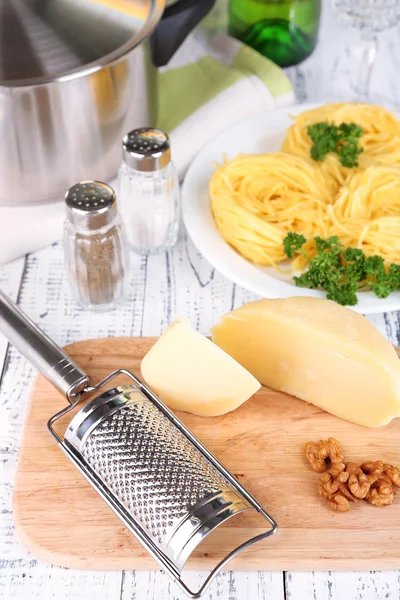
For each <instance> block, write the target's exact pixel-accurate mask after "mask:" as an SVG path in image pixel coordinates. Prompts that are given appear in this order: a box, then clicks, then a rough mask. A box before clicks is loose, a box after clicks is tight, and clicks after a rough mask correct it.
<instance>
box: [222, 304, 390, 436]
mask: <svg viewBox="0 0 400 600" xmlns="http://www.w3.org/2000/svg"><path fill="white" fill-rule="evenodd" d="M211 331H212V339H213V341H214V342H215V343H216V344H218V346H220V348H222V349H223V350H225V352H228V354H230V355H231V356H232V357H233V358H234V359H235V360H237V361H238V362H239V363H240V364H241V365H243V366H244V367H245V368H246V369H247V370H248V371H250V373H252V374H253V375H254V377H256V378H257V379H258V380H259V381H261V383H263V384H264V385H266V386H268V387H270V388H273V389H275V390H280V391H283V392H287V393H288V394H292V395H293V396H297V397H298V398H301V399H302V400H306V401H307V402H311V403H312V404H315V405H316V406H319V407H321V408H323V409H324V410H326V411H328V412H330V413H332V414H333V415H336V416H338V417H342V418H343V419H347V420H348V421H353V422H354V423H358V424H360V425H365V426H367V427H380V426H382V425H386V424H387V423H389V422H390V421H391V420H392V419H393V418H394V417H397V416H399V415H400V361H399V359H398V357H397V354H396V352H395V350H394V348H393V346H392V345H391V344H390V343H389V342H388V341H387V340H386V339H385V338H384V337H383V336H382V335H381V334H380V333H379V332H378V331H377V330H376V329H375V327H374V326H373V325H372V324H371V323H370V322H369V321H368V320H367V319H366V318H365V317H363V316H362V315H360V314H358V313H356V312H354V311H352V310H350V309H348V308H345V307H343V306H339V305H338V304H335V303H334V302H331V301H329V300H323V299H320V298H306V297H301V298H300V297H299V298H297V297H296V298H286V299H274V300H259V301H257V302H252V303H250V304H246V305H244V306H242V307H240V308H238V309H236V310H233V311H232V312H230V313H228V314H226V315H224V316H223V317H222V318H221V321H220V323H219V324H218V325H215V326H214V327H213V328H212V330H211Z"/></svg>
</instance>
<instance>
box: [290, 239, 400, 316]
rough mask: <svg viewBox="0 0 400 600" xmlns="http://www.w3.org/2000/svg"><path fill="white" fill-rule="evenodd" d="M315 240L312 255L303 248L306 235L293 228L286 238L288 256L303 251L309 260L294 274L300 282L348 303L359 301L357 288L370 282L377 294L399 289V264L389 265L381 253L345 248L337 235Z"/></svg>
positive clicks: (369, 284) (303, 285)
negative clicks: (315, 250) (365, 252)
mask: <svg viewBox="0 0 400 600" xmlns="http://www.w3.org/2000/svg"><path fill="white" fill-rule="evenodd" d="M314 240H315V245H316V249H317V254H316V255H315V256H314V257H313V258H312V259H310V258H309V257H308V256H307V255H306V254H305V252H304V251H303V250H302V247H303V246H304V244H305V242H306V239H305V237H304V235H300V234H298V233H295V232H293V231H291V232H290V233H288V234H287V235H286V237H285V239H284V240H283V247H284V250H285V253H286V255H287V257H288V258H291V259H292V258H294V256H295V254H296V253H300V254H303V255H304V256H306V258H307V259H308V261H309V263H308V269H307V270H306V271H305V272H304V273H302V274H301V275H299V276H294V277H293V280H294V282H295V284H296V285H297V286H299V287H306V288H314V289H322V290H325V291H326V296H327V298H328V299H329V300H334V301H335V302H337V303H338V304H343V305H347V306H354V305H355V304H357V295H356V292H357V291H358V290H360V289H361V288H365V287H367V286H368V287H369V288H370V289H371V291H372V292H374V294H375V295H376V296H377V297H378V298H387V297H388V296H389V294H391V293H392V292H394V291H395V290H400V265H396V264H394V263H393V264H391V265H390V266H389V268H387V267H385V263H384V261H383V258H382V257H381V256H369V257H368V258H367V257H366V256H365V254H364V252H363V251H362V250H361V249H359V248H344V247H343V246H342V244H341V243H340V241H339V238H338V237H337V236H332V237H330V238H328V239H326V240H324V239H322V238H320V237H316V238H314Z"/></svg>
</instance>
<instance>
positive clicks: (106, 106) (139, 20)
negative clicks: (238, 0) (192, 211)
mask: <svg viewBox="0 0 400 600" xmlns="http://www.w3.org/2000/svg"><path fill="white" fill-rule="evenodd" d="M213 2H214V0H178V1H177V2H174V3H173V4H172V5H169V6H168V7H167V8H165V0H0V3H1V6H0V31H1V32H2V35H1V38H0V205H21V204H28V203H35V202H43V201H51V200H57V199H59V198H61V197H62V196H63V194H64V192H65V190H66V189H67V188H69V187H70V186H71V185H73V184H74V183H76V182H77V181H80V180H83V179H101V180H105V181H107V180H110V179H112V178H113V177H114V176H115V174H116V171H117V168H118V165H119V162H120V158H121V140H122V137H123V135H124V134H125V133H126V132H127V131H129V130H130V129H133V128H135V127H140V126H147V125H154V124H155V122H156V117H157V77H156V67H157V66H161V65H164V64H166V63H167V62H168V60H169V59H170V58H171V56H172V55H173V53H174V52H175V51H176V49H177V48H178V47H179V45H180V44H181V43H182V41H183V40H184V39H185V37H186V36H187V34H188V33H189V31H190V30H191V29H192V28H193V27H194V26H195V25H196V24H197V23H198V22H199V20H200V19H201V18H202V17H203V16H204V15H205V14H206V13H207V12H208V11H209V9H210V8H211V6H212V4H213Z"/></svg>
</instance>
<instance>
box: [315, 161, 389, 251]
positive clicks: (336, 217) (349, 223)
mask: <svg viewBox="0 0 400 600" xmlns="http://www.w3.org/2000/svg"><path fill="white" fill-rule="evenodd" d="M327 213H328V216H329V221H330V225H329V235H337V236H338V237H339V239H340V241H341V242H342V244H343V245H344V246H351V247H353V248H361V249H362V250H364V252H365V254H366V255H374V254H378V255H379V256H382V257H383V258H384V259H385V260H387V261H390V262H400V169H399V168H397V167H390V166H389V167H386V166H373V167H369V168H368V169H365V170H364V171H360V172H358V173H356V174H355V175H354V176H353V177H352V179H351V180H350V181H349V183H348V184H347V186H345V187H343V188H342V189H341V190H340V191H339V193H338V195H337V198H336V200H335V202H334V203H333V204H332V205H331V206H328V207H327Z"/></svg>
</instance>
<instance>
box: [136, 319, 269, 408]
mask: <svg viewBox="0 0 400 600" xmlns="http://www.w3.org/2000/svg"><path fill="white" fill-rule="evenodd" d="M141 371H142V375H143V378H144V380H145V381H146V383H147V384H148V386H149V387H150V388H151V389H152V390H153V391H154V392H155V393H156V394H157V395H158V396H159V397H160V398H161V400H162V401H163V402H165V404H167V406H170V407H171V408H175V409H177V410H184V411H186V412H190V413H192V414H194V415H201V416H203V417H213V416H217V415H223V414H225V413H227V412H229V411H231V410H234V409H235V408H237V407H238V406H240V405H241V404H243V402H245V401H246V400H247V399H248V398H250V396H252V395H253V394H255V393H256V391H257V390H259V389H260V387H261V385H260V384H259V382H258V381H257V380H256V379H255V378H254V377H253V376H252V375H250V373H248V372H247V371H246V369H244V368H243V367H242V366H241V365H239V364H238V363H237V362H236V361H235V360H233V358H231V357H230V356H229V355H228V354H226V353H225V352H223V351H222V350H221V349H220V348H218V346H216V345H215V344H213V342H211V340H209V339H207V338H206V337H204V336H202V335H201V334H200V333H198V332H197V331H195V330H194V329H192V328H191V326H190V323H189V321H188V320H187V319H180V320H178V321H174V322H173V323H172V324H171V325H170V326H169V327H168V329H167V330H166V331H164V333H163V334H162V336H161V337H160V338H159V339H158V340H157V342H156V343H155V344H154V346H153V347H152V348H151V350H149V352H148V353H147V354H146V356H145V357H144V358H143V360H142V363H141Z"/></svg>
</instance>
